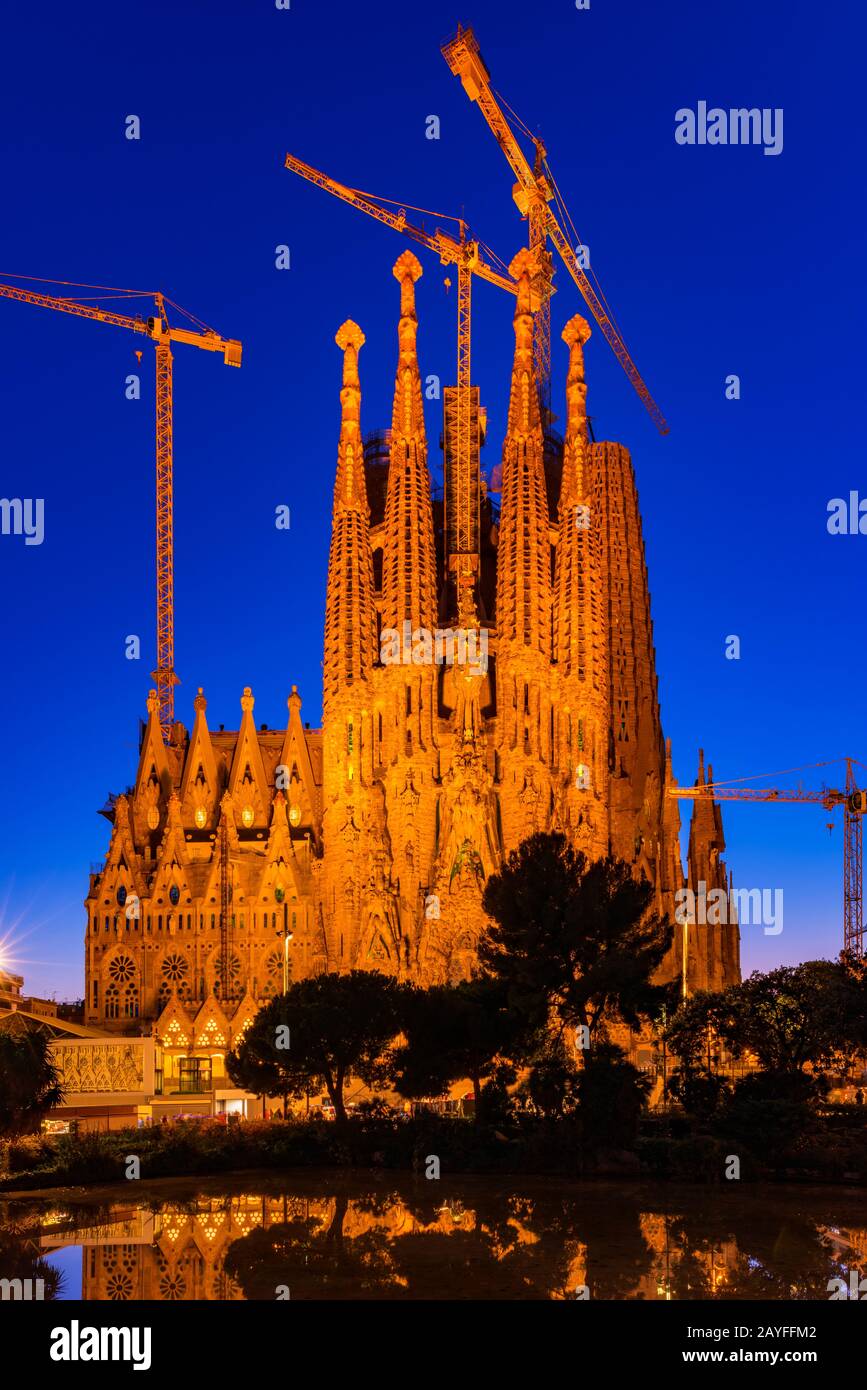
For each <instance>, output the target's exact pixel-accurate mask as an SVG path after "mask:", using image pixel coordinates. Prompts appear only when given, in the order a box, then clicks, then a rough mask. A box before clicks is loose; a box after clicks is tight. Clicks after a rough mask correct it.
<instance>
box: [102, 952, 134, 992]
mask: <svg viewBox="0 0 867 1390" xmlns="http://www.w3.org/2000/svg"><path fill="white" fill-rule="evenodd" d="M108 974H109V978H110V980H111V981H112V983H113V984H115V985H125V984H129V983H130V981H131V980H133V979H135V964H134V962H133V961H132V959H131V958H130V957H129V956H123V955H121V956H115V958H114V960H113V961H112V962H111V963H110V965H109V967H108Z"/></svg>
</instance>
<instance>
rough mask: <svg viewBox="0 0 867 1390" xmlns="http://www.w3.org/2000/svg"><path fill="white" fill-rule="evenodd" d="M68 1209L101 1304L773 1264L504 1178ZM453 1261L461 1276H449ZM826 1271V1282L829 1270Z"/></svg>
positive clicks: (728, 1290)
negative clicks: (84, 1217) (437, 1192)
mask: <svg viewBox="0 0 867 1390" xmlns="http://www.w3.org/2000/svg"><path fill="white" fill-rule="evenodd" d="M62 1217H63V1220H62V1222H61V1223H60V1224H61V1225H62V1226H63V1227H64V1229H63V1230H57V1231H56V1232H55V1233H54V1234H49V1233H46V1234H45V1235H43V1237H42V1239H41V1242H40V1245H41V1253H42V1254H43V1256H44V1257H45V1258H46V1259H47V1261H48V1263H49V1264H50V1263H51V1262H52V1254H53V1252H54V1251H56V1250H59V1249H61V1248H62V1247H63V1246H64V1245H76V1246H80V1248H81V1257H82V1266H81V1269H82V1286H81V1297H82V1299H83V1300H85V1301H95V1302H116V1303H117V1302H136V1301H140V1300H148V1301H151V1300H153V1301H164V1302H186V1301H192V1300H209V1301H221V1302H222V1301H237V1300H243V1299H258V1298H265V1299H274V1298H278V1297H284V1298H285V1297H291V1298H294V1299H299V1298H300V1299H305V1298H307V1299H310V1298H323V1297H324V1298H350V1299H358V1298H370V1297H383V1298H401V1297H404V1296H407V1295H409V1296H411V1297H431V1296H432V1297H454V1295H455V1289H456V1288H457V1287H458V1285H456V1284H455V1283H454V1279H455V1278H456V1277H458V1276H456V1273H455V1272H456V1271H458V1270H460V1269H462V1268H465V1269H467V1270H468V1269H470V1268H471V1269H472V1271H473V1274H472V1278H473V1287H474V1288H475V1290H476V1293H477V1296H479V1297H485V1296H487V1295H488V1294H491V1295H492V1296H494V1297H497V1298H503V1297H534V1298H546V1299H562V1300H568V1299H574V1298H582V1297H591V1298H603V1299H606V1298H638V1299H646V1300H650V1301H654V1300H662V1301H667V1300H669V1299H671V1298H718V1297H731V1296H736V1295H737V1294H738V1292H746V1291H747V1290H748V1289H749V1288H750V1281H751V1279H753V1276H754V1273H755V1270H754V1268H753V1266H756V1265H757V1264H758V1263H760V1261H758V1260H756V1259H755V1258H753V1256H752V1253H751V1252H752V1247H751V1244H750V1241H749V1238H746V1242H745V1243H744V1242H743V1241H739V1240H738V1239H737V1238H736V1237H735V1236H734V1235H729V1236H728V1237H724V1238H722V1239H719V1240H717V1241H711V1240H708V1239H704V1238H702V1237H701V1236H700V1235H699V1232H700V1231H701V1230H702V1229H703V1225H702V1220H701V1219H700V1218H699V1220H698V1222H697V1224H695V1223H694V1224H693V1225H692V1226H691V1225H690V1223H689V1222H688V1223H687V1226H686V1227H684V1224H683V1221H682V1219H678V1218H676V1217H675V1218H672V1217H670V1216H664V1215H662V1214H661V1213H660V1212H658V1211H654V1210H652V1209H651V1210H645V1209H642V1208H641V1206H637V1207H635V1208H633V1207H632V1206H631V1205H630V1204H627V1205H626V1207H625V1208H623V1210H622V1211H621V1212H620V1213H619V1214H618V1215H616V1216H614V1217H612V1218H611V1219H612V1221H613V1226H611V1227H609V1226H608V1224H607V1223H606V1221H603V1222H602V1224H601V1226H600V1224H599V1222H598V1216H597V1214H593V1213H591V1212H590V1211H589V1209H588V1208H587V1207H586V1206H583V1205H582V1204H581V1203H577V1202H576V1203H575V1204H574V1206H573V1207H571V1208H569V1209H568V1210H567V1211H565V1212H564V1211H563V1210H559V1209H558V1211H557V1212H556V1213H555V1212H554V1211H553V1210H552V1208H551V1207H549V1206H548V1205H547V1203H544V1202H543V1203H541V1204H536V1203H535V1202H534V1201H533V1200H532V1199H530V1200H528V1199H526V1198H525V1197H524V1196H514V1197H509V1196H508V1195H507V1194H506V1195H504V1193H503V1190H502V1187H501V1186H498V1188H497V1192H496V1194H494V1195H493V1196H492V1195H491V1194H488V1195H486V1196H483V1197H482V1198H481V1200H480V1201H479V1202H478V1204H474V1203H472V1201H471V1202H470V1204H469V1205H465V1204H464V1203H463V1202H462V1201H461V1200H459V1199H458V1198H456V1197H455V1196H454V1195H452V1196H451V1197H449V1196H448V1195H444V1196H443V1197H441V1198H440V1199H439V1200H436V1201H435V1200H431V1199H430V1196H429V1194H428V1193H427V1192H425V1193H424V1196H423V1198H422V1199H421V1200H420V1201H416V1200H413V1199H412V1198H410V1199H408V1200H401V1197H400V1196H399V1195H398V1194H397V1193H396V1192H395V1193H390V1194H389V1197H388V1200H387V1201H384V1202H375V1203H372V1202H371V1200H370V1198H369V1197H365V1196H354V1197H349V1196H348V1195H341V1196H337V1197H334V1196H331V1197H325V1196H322V1195H321V1194H317V1195H311V1196H310V1197H299V1196H297V1195H293V1196H291V1197H285V1196H280V1195H271V1194H265V1193H252V1192H251V1193H238V1194H235V1195H232V1196H224V1195H219V1196H214V1197H212V1198H209V1197H205V1196H203V1195H199V1196H197V1197H196V1198H194V1199H192V1200H188V1201H186V1202H184V1203H178V1204H174V1203H172V1202H168V1203H165V1204H164V1205H162V1206H161V1207H159V1208H158V1209H156V1210H146V1209H141V1208H136V1207H134V1206H129V1207H126V1206H125V1205H124V1204H121V1205H119V1206H117V1207H114V1208H112V1209H111V1210H110V1212H107V1213H105V1214H104V1216H103V1221H102V1224H101V1225H99V1226H88V1225H87V1224H81V1222H80V1221H75V1220H74V1218H70V1213H69V1212H68V1211H67V1212H64V1213H62ZM70 1220H72V1224H70ZM44 1229H45V1228H44ZM612 1235H619V1236H620V1238H621V1241H622V1242H625V1245H624V1248H625V1249H628V1251H629V1258H628V1260H627V1261H626V1262H625V1264H623V1265H619V1264H618V1263H617V1262H616V1261H612V1260H611V1259H610V1255H609V1254H608V1251H609V1248H610V1243H611V1238H612ZM861 1235H862V1237H863V1232H862V1233H861ZM426 1238H428V1239H427V1240H426ZM859 1248H860V1249H861V1250H863V1239H862V1241H861V1245H860V1247H859ZM443 1258H445V1260H446V1262H447V1263H448V1265H449V1268H450V1270H451V1271H452V1273H451V1276H450V1279H449V1280H448V1281H446V1283H445V1284H443V1283H442V1277H441V1275H442V1265H441V1261H442V1259H443ZM829 1267H830V1266H829ZM814 1273H815V1281H817V1286H818V1287H823V1286H824V1282H825V1281H826V1279H827V1271H826V1270H825V1269H824V1267H822V1268H819V1269H818V1270H817V1271H815V1272H814ZM809 1287H810V1289H811V1293H812V1296H817V1295H816V1294H815V1292H814V1291H813V1289H812V1284H811V1285H810V1286H809ZM805 1293H806V1288H805Z"/></svg>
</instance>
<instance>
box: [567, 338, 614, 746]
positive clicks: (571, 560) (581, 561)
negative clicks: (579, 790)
mask: <svg viewBox="0 0 867 1390" xmlns="http://www.w3.org/2000/svg"><path fill="white" fill-rule="evenodd" d="M589 337H590V326H589V324H588V323H587V321H586V319H583V318H582V317H581V315H580V314H576V315H575V317H574V318H571V319H570V320H569V322H568V323H567V325H566V327H565V328H564V329H563V341H564V342H565V343H566V344H567V345H568V347H569V372H568V376H567V378H566V402H567V416H566V439H565V442H564V450H563V477H562V482H561V485H560V502H559V506H558V509H557V520H558V526H559V532H558V538H557V559H556V568H555V578H554V589H555V604H554V656H555V658H556V660H557V662H558V663H559V666H560V670H561V672H562V673H564V674H566V675H572V674H575V675H577V676H578V678H579V679H580V680H581V681H585V682H587V683H588V685H592V686H593V688H594V690H596V691H598V692H601V691H602V690H603V689H604V687H605V685H606V681H605V673H604V671H605V668H604V663H605V633H604V626H605V623H604V614H603V611H602V603H601V599H602V594H603V587H604V586H603V582H602V572H601V555H600V543H599V536H600V527H599V517H598V516H597V517H594V515H593V511H594V508H593V499H592V497H591V495H590V480H589V470H588V458H587V406H586V402H587V386H586V384H585V381H584V353H583V351H582V349H583V345H584V343H586V342H587V340H588V338H589ZM599 713H600V715H604V711H602V710H600V711H599ZM602 732H603V730H602V729H601V730H600V735H601V734H602ZM606 737H607V736H606Z"/></svg>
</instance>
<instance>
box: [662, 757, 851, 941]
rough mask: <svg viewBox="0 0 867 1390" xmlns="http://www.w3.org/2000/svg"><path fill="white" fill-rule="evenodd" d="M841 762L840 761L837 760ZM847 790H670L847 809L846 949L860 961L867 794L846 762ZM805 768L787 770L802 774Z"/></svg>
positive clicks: (729, 785) (705, 797) (724, 786)
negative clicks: (860, 788)
mask: <svg viewBox="0 0 867 1390" xmlns="http://www.w3.org/2000/svg"><path fill="white" fill-rule="evenodd" d="M835 761H839V759H837V760H835ZM844 761H845V763H846V786H845V789H844V790H842V791H840V790H838V789H836V788H834V787H826V786H823V787H821V788H819V789H818V790H816V791H814V790H811V789H809V788H806V787H795V788H791V789H789V788H782V789H781V788H779V787H744V786H740V785H738V783H742V782H747V781H750V780H752V779H751V778H747V777H741V778H736V779H734V780H733V781H730V782H708V783H705V784H704V785H703V786H696V787H670V788H669V792H668V794H669V796H673V797H676V798H678V799H679V800H689V801H777V802H804V803H807V804H812V805H819V806H824V807H825V809H826V810H827V811H833V810H835V809H836V808H837V807H838V806H842V807H843V949H844V950H845V951H846V952H847V953H848V954H850V955H851V956H853V957H854V958H856V959H863V958H864V957H865V956H867V951H865V941H864V896H863V881H864V815H865V814H867V792H863V791H860V790H859V788H858V785H857V783H856V781H855V772H854V768H853V764H854V763H855V761H856V759H854V758H846V759H845V760H844ZM809 766H811V767H827V766H829V764H828V763H812V764H809ZM802 770H803V769H801V768H795V767H793V768H786V771H787V772H799V771H802Z"/></svg>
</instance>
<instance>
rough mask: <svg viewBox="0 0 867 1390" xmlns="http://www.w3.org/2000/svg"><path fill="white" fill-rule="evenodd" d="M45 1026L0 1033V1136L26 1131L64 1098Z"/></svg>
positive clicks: (12, 1135)
mask: <svg viewBox="0 0 867 1390" xmlns="http://www.w3.org/2000/svg"><path fill="white" fill-rule="evenodd" d="M50 1043H51V1039H50V1037H49V1035H48V1033H47V1032H45V1030H44V1029H42V1028H39V1029H31V1030H30V1031H28V1032H26V1033H23V1034H22V1035H21V1036H18V1037H16V1036H13V1035H12V1034H11V1033H6V1032H0V1136H2V1137H3V1138H13V1137H14V1136H15V1135H17V1134H29V1133H31V1132H32V1131H33V1130H35V1129H37V1128H38V1127H39V1124H40V1121H41V1120H42V1119H43V1117H44V1116H45V1115H47V1114H48V1112H49V1110H52V1109H53V1108H54V1106H56V1105H60V1103H61V1102H62V1100H63V1087H62V1085H61V1081H60V1073H59V1072H58V1070H57V1068H56V1066H55V1065H54V1061H53V1059H52V1056H51V1050H50Z"/></svg>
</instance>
